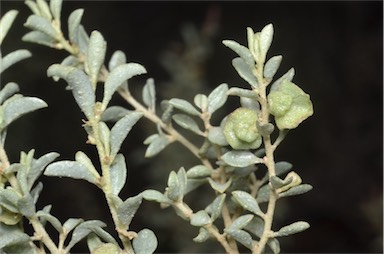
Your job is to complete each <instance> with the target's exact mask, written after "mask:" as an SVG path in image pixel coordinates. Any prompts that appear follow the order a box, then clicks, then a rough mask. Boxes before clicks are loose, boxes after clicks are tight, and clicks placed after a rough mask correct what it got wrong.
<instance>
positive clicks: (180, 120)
mask: <svg viewBox="0 0 384 254" xmlns="http://www.w3.org/2000/svg"><path fill="white" fill-rule="evenodd" d="M172 119H173V120H174V121H175V122H176V123H177V124H178V125H179V126H181V127H183V128H184V129H187V130H190V131H192V132H194V133H196V134H198V135H203V132H202V131H201V130H200V128H199V126H198V125H197V123H196V121H195V120H193V119H192V118H191V117H190V116H188V115H185V114H175V115H173V116H172Z"/></svg>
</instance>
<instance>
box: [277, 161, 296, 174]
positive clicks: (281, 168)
mask: <svg viewBox="0 0 384 254" xmlns="http://www.w3.org/2000/svg"><path fill="white" fill-rule="evenodd" d="M290 169H292V164H291V163H289V162H286V161H279V162H277V163H276V164H275V171H276V175H277V176H280V175H282V174H284V173H286V172H288V171H289V170H290Z"/></svg>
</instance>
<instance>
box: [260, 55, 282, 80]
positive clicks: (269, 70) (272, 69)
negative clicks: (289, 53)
mask: <svg viewBox="0 0 384 254" xmlns="http://www.w3.org/2000/svg"><path fill="white" fill-rule="evenodd" d="M282 59H283V57H282V56H274V57H271V59H269V60H268V61H267V63H266V64H265V66H264V77H266V78H268V79H272V78H273V76H275V74H276V72H277V70H278V69H279V67H280V63H281V60H282Z"/></svg>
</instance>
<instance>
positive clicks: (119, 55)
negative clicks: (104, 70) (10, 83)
mask: <svg viewBox="0 0 384 254" xmlns="http://www.w3.org/2000/svg"><path fill="white" fill-rule="evenodd" d="M126 62H127V57H126V55H125V53H124V52H123V51H121V50H116V51H115V52H114V53H113V54H112V57H111V60H109V63H108V69H109V71H112V70H113V69H115V68H116V67H117V66H119V65H122V64H125V63H126Z"/></svg>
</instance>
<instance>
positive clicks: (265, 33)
mask: <svg viewBox="0 0 384 254" xmlns="http://www.w3.org/2000/svg"><path fill="white" fill-rule="evenodd" d="M272 39H273V25H272V24H268V25H266V26H265V27H264V28H263V29H262V30H261V32H260V41H259V44H260V53H261V57H263V59H265V56H266V55H267V52H268V50H269V47H270V46H271V43H272Z"/></svg>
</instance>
